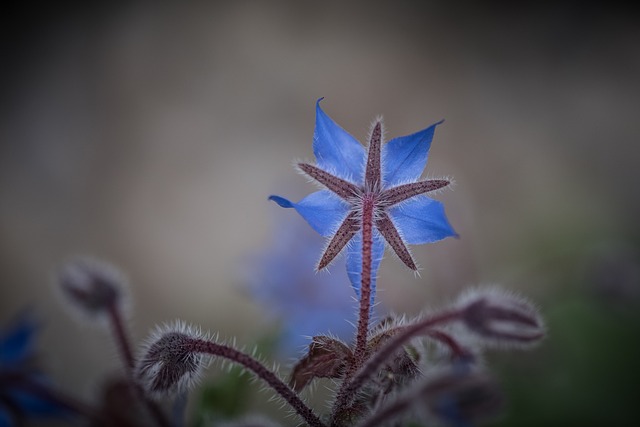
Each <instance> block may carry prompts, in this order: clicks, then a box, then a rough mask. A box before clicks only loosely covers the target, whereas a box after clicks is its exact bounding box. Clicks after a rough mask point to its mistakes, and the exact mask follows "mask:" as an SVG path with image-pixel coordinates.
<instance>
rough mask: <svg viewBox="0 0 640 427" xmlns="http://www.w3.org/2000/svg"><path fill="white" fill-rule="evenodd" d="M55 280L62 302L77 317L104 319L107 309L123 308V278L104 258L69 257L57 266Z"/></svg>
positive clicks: (107, 314)
mask: <svg viewBox="0 0 640 427" xmlns="http://www.w3.org/2000/svg"><path fill="white" fill-rule="evenodd" d="M57 284H58V287H59V289H60V291H61V293H62V296H63V299H64V301H65V302H66V303H67V304H65V306H68V307H70V309H71V310H74V311H75V312H77V313H78V314H79V315H80V317H81V318H82V317H83V316H84V317H88V318H90V319H98V320H101V321H104V320H105V319H106V318H107V317H109V315H110V313H113V312H114V311H121V310H122V309H123V308H126V307H125V306H126V303H127V298H126V297H127V293H126V279H125V277H124V275H123V274H122V273H121V272H120V271H119V270H118V269H117V268H115V267H114V266H112V265H111V264H109V263H107V262H104V261H101V260H98V259H94V258H90V257H80V258H76V259H73V260H71V261H69V262H68V263H66V264H65V265H64V266H63V267H62V268H61V269H60V271H59V273H58V280H57Z"/></svg>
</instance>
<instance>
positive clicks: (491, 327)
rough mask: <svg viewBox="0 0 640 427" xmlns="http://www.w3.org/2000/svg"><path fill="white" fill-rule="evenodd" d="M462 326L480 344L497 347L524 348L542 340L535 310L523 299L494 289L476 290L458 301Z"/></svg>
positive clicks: (541, 324) (541, 325)
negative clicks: (479, 340)
mask: <svg viewBox="0 0 640 427" xmlns="http://www.w3.org/2000/svg"><path fill="white" fill-rule="evenodd" d="M458 306H459V307H460V310H461V312H462V316H461V318H462V321H463V323H464V325H465V326H466V327H467V328H468V329H469V330H470V331H472V332H473V333H475V334H477V335H479V336H481V337H482V338H483V342H486V343H488V344H495V345H499V346H505V345H506V346H526V345H531V344H535V343H537V342H538V341H540V339H542V338H543V337H544V325H543V321H542V318H541V317H540V314H539V313H538V311H537V310H536V308H535V307H534V306H533V304H531V303H530V302H529V301H527V300H526V299H525V298H523V297H520V296H517V295H514V294H512V293H510V292H505V291H503V290H501V289H498V288H487V289H476V290H472V291H470V292H468V293H466V294H463V295H462V296H461V298H460V299H459V300H458Z"/></svg>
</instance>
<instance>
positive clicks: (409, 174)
mask: <svg viewBox="0 0 640 427" xmlns="http://www.w3.org/2000/svg"><path fill="white" fill-rule="evenodd" d="M440 123H442V121H440V122H438V123H436V124H434V125H431V126H429V127H428V128H426V129H423V130H421V131H419V132H416V133H414V134H412V135H407V136H401V137H398V138H393V139H392V140H391V141H389V142H388V143H387V144H385V145H384V146H383V147H382V155H383V159H384V162H383V172H382V179H383V182H384V184H385V186H387V187H393V186H396V185H399V184H404V183H406V182H409V181H415V180H417V179H418V178H420V175H422V171H423V170H424V167H425V166H426V165H427V156H428V154H429V148H431V140H432V139H433V134H434V132H435V129H436V126H438V125H439V124H440Z"/></svg>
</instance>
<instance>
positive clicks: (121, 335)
mask: <svg viewBox="0 0 640 427" xmlns="http://www.w3.org/2000/svg"><path fill="white" fill-rule="evenodd" d="M109 319H110V320H111V326H112V330H113V335H114V337H115V340H116V345H117V346H118V349H119V350H120V355H121V357H122V360H123V362H124V365H125V372H126V375H127V378H129V382H130V383H131V387H133V390H134V392H135V394H136V395H137V396H138V398H139V399H140V401H141V402H142V403H143V404H144V406H146V408H147V410H148V411H149V413H150V414H151V416H152V417H153V419H154V420H155V422H156V423H157V424H158V425H159V426H160V427H170V426H171V423H170V422H169V420H168V419H167V416H166V415H165V414H164V412H162V410H161V409H160V407H159V406H158V405H157V404H156V403H155V402H153V401H152V400H149V398H147V396H145V394H144V391H143V390H142V387H140V385H139V384H138V383H137V382H136V381H135V374H134V372H133V369H134V366H135V358H134V357H133V350H132V349H131V340H130V339H129V335H128V334H127V331H126V329H125V326H124V322H123V319H122V313H121V312H120V310H119V308H118V306H117V305H116V304H115V303H114V304H109Z"/></svg>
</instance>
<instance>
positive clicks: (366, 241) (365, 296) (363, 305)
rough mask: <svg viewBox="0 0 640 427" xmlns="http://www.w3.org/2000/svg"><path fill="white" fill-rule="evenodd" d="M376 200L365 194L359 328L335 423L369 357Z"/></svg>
mask: <svg viewBox="0 0 640 427" xmlns="http://www.w3.org/2000/svg"><path fill="white" fill-rule="evenodd" d="M374 204H375V200H374V198H373V197H372V196H370V195H365V197H364V198H363V200H362V272H361V276H360V310H359V313H358V330H357V332H356V345H355V350H354V352H353V355H354V357H353V363H351V365H350V366H349V367H348V369H347V372H346V373H345V376H344V379H343V380H342V385H341V387H340V390H339V391H338V395H337V397H336V401H335V403H334V406H333V414H332V420H333V425H335V423H336V420H337V418H338V416H339V415H340V414H341V413H342V412H343V411H344V409H345V408H346V405H347V403H348V401H349V395H348V393H347V390H346V387H347V385H348V384H349V380H350V379H351V377H352V376H353V374H354V373H355V372H356V371H357V370H358V368H360V366H362V364H363V363H364V362H365V360H366V358H367V336H368V335H369V317H370V314H371V273H372V271H371V265H372V263H373V260H372V246H373V207H374Z"/></svg>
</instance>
